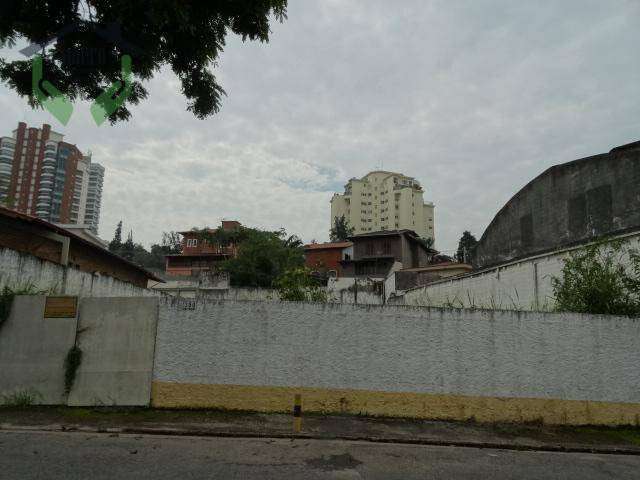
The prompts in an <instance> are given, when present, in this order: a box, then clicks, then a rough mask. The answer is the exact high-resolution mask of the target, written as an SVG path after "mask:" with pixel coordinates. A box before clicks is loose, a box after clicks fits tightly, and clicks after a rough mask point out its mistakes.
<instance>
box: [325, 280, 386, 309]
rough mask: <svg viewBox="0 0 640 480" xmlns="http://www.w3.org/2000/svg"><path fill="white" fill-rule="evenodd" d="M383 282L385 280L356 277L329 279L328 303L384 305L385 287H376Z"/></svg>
mask: <svg viewBox="0 0 640 480" xmlns="http://www.w3.org/2000/svg"><path fill="white" fill-rule="evenodd" d="M356 282H357V286H356ZM381 282H382V283H384V280H383V279H381V280H373V279H370V278H354V277H340V278H329V281H328V284H327V294H328V301H329V302H332V303H345V304H358V305H382V304H383V303H384V300H385V299H384V287H377V286H376V285H377V284H380V283H381Z"/></svg>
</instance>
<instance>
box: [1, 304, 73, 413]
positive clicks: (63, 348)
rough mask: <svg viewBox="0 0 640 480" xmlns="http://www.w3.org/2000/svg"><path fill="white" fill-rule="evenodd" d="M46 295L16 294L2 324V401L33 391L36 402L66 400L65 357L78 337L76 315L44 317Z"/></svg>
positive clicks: (52, 402)
mask: <svg viewBox="0 0 640 480" xmlns="http://www.w3.org/2000/svg"><path fill="white" fill-rule="evenodd" d="M44 305H45V297H43V296H30V297H21V296H18V297H15V298H14V300H13V305H12V310H11V314H10V315H9V318H8V319H7V320H6V321H5V322H4V324H3V325H0V403H2V400H3V397H4V396H8V395H12V394H18V393H24V392H29V393H31V394H32V395H34V396H35V399H34V400H35V401H34V403H36V404H44V405H59V404H62V403H64V402H65V396H64V359H65V358H66V356H67V353H68V352H69V349H70V348H71V347H72V346H73V343H74V341H75V338H76V326H77V325H76V319H75V318H43V314H44Z"/></svg>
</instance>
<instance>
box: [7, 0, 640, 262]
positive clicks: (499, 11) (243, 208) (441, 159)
mask: <svg viewBox="0 0 640 480" xmlns="http://www.w3.org/2000/svg"><path fill="white" fill-rule="evenodd" d="M289 3H290V5H289V11H288V20H286V21H285V22H284V23H282V24H279V23H274V24H273V27H272V30H273V31H272V38H271V42H270V43H269V44H260V43H243V42H242V41H241V40H240V39H238V38H236V37H233V36H230V37H228V44H227V48H226V49H225V52H224V54H223V55H222V57H221V61H220V65H219V66H218V68H217V69H216V70H215V73H216V75H217V76H218V78H219V80H220V81H221V83H222V85H223V87H224V88H225V89H226V91H227V94H228V96H227V98H225V99H224V102H223V105H222V110H221V112H220V113H219V114H218V115H216V116H214V117H210V118H208V119H206V120H198V119H196V118H195V117H194V116H193V115H192V114H191V113H189V112H187V111H186V110H185V106H186V102H185V99H184V98H183V97H182V95H181V93H180V86H179V83H178V82H177V80H176V78H175V76H174V75H173V74H172V73H170V72H169V71H164V72H163V73H162V74H160V75H158V76H157V77H156V78H155V79H154V80H153V81H152V82H150V83H149V84H148V85H147V86H148V89H149V93H150V96H149V98H148V99H147V101H146V102H144V103H142V104H141V105H139V106H138V107H135V108H133V109H132V113H133V117H132V119H131V120H130V121H129V122H127V123H122V124H119V125H116V126H115V127H112V126H110V125H108V124H105V125H103V126H101V127H97V126H96V125H95V124H94V123H93V120H92V119H91V116H90V113H89V106H88V105H87V104H77V105H76V106H75V111H74V114H73V117H72V119H71V121H70V123H69V124H68V125H67V126H66V127H64V126H62V125H60V124H59V123H58V121H57V120H56V119H55V118H53V117H52V116H50V115H49V114H48V113H46V112H42V111H32V110H30V109H29V107H28V106H27V104H26V102H25V100H24V99H20V98H19V97H18V96H17V95H15V94H14V93H13V92H10V91H9V90H8V89H7V88H6V87H5V86H2V87H1V88H2V90H1V91H0V109H1V111H2V115H1V116H0V127H1V128H0V132H2V134H5V135H8V134H10V132H11V131H12V130H13V129H14V128H15V126H16V124H17V122H18V121H26V122H27V123H28V124H29V125H32V126H39V125H41V124H42V123H45V122H46V123H49V124H51V125H52V128H53V129H54V130H57V131H59V132H61V133H64V134H65V135H66V139H67V140H68V141H70V142H71V143H75V144H76V145H77V146H78V147H79V148H80V149H81V150H83V151H87V150H91V151H92V152H93V159H94V161H97V162H99V163H101V164H102V165H103V166H104V167H105V169H106V177H105V184H104V193H103V199H102V215H101V221H100V235H101V236H102V237H104V238H105V239H111V238H112V236H113V231H114V229H115V226H116V223H117V222H118V220H120V219H122V220H123V222H124V224H125V229H126V230H129V229H133V232H134V239H135V240H136V241H138V242H141V243H144V244H146V245H148V244H150V243H152V242H155V241H159V239H160V237H161V233H162V231H168V230H181V229H189V228H191V227H193V226H204V225H208V226H214V225H217V224H218V223H219V221H220V220H221V219H222V218H225V219H237V220H239V221H241V222H242V223H243V224H245V225H248V226H256V227H261V228H269V229H277V228H280V227H284V228H286V230H287V231H288V232H289V233H295V234H297V235H299V236H300V237H301V238H302V239H303V240H305V241H310V240H311V239H316V240H318V241H324V240H327V238H328V230H329V226H330V206H329V199H330V198H331V195H332V193H333V192H334V191H341V190H342V188H343V185H344V184H345V183H346V181H347V180H348V179H349V178H351V177H361V176H363V175H365V174H366V173H367V172H368V171H370V170H374V169H379V168H380V167H381V166H382V167H383V168H384V169H385V170H391V171H397V172H401V173H404V174H406V175H410V176H413V177H416V178H417V179H418V180H420V181H421V182H422V184H423V186H424V188H425V199H426V200H430V201H433V202H434V203H435V205H436V209H435V225H436V226H435V230H436V246H437V247H438V248H440V249H442V250H445V251H446V250H451V249H454V248H455V247H456V245H457V241H458V238H459V237H460V234H461V233H462V231H463V230H465V229H469V230H471V231H472V233H474V234H475V235H476V236H477V237H478V238H479V237H480V235H481V234H482V232H483V231H484V229H485V227H486V226H487V225H488V223H489V222H490V221H491V219H492V218H493V216H494V215H495V213H496V212H497V211H498V209H500V207H502V205H504V203H505V202H506V201H507V200H508V199H509V198H510V197H511V196H512V195H513V194H514V193H515V192H517V191H518V190H519V189H520V188H521V187H522V186H524V185H525V184H526V183H527V182H528V181H529V180H531V179H532V178H533V177H534V176H536V175H537V174H539V173H540V172H542V171H543V170H544V169H546V168H547V167H549V166H551V165H554V164H557V163H563V162H566V161H569V160H572V159H576V158H580V157H584V156H587V155H591V154H596V153H601V152H605V151H608V150H610V149H611V148H612V147H614V146H616V145H620V144H624V143H628V142H631V141H635V140H639V139H640V55H639V54H638V49H639V48H640V28H639V26H640V1H637V0H628V1H625V0H620V1H617V0H607V1H602V0H593V1H589V0H579V1H578V0H576V1H570V0H563V1H561V2H558V1H557V0H554V1H535V2H514V1H512V0H505V1H480V0H468V1H452V0H443V1H427V0H398V1H394V2H389V1H386V0H317V1H311V0H298V1H295V0H290V2H289ZM17 48H20V46H18V47H17ZM17 48H16V49H17Z"/></svg>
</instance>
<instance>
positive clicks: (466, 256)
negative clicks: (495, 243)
mask: <svg viewBox="0 0 640 480" xmlns="http://www.w3.org/2000/svg"><path fill="white" fill-rule="evenodd" d="M477 245H478V240H476V237H474V236H473V235H472V234H471V232H470V231H469V230H465V231H464V232H462V237H460V241H459V242H458V250H457V251H456V259H457V260H458V262H460V263H471V259H472V258H473V255H474V253H475V249H476V246H477Z"/></svg>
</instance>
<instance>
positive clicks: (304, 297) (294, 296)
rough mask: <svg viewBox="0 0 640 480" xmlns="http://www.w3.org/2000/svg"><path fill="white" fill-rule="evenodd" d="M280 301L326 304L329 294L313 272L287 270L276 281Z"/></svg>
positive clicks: (299, 269)
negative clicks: (313, 275) (314, 276)
mask: <svg viewBox="0 0 640 480" xmlns="http://www.w3.org/2000/svg"><path fill="white" fill-rule="evenodd" d="M275 287H276V288H277V289H278V293H279V294H280V299H281V300H285V301H290V302H326V301H327V292H326V290H325V289H324V288H323V286H322V285H321V284H320V283H319V282H318V280H316V279H315V278H313V277H312V276H311V270H309V269H307V268H304V267H298V268H294V269H291V270H287V271H286V272H284V273H283V274H282V275H280V276H279V277H278V278H277V279H276V281H275Z"/></svg>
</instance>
